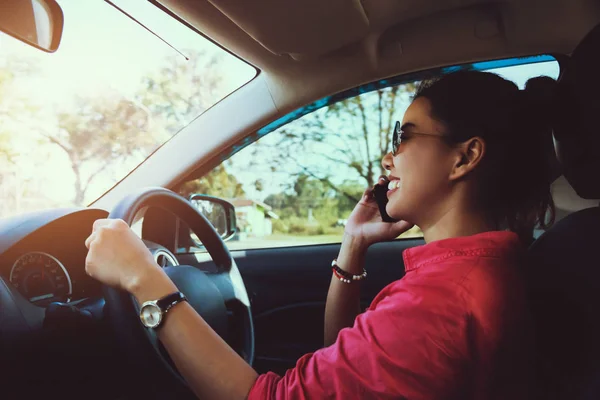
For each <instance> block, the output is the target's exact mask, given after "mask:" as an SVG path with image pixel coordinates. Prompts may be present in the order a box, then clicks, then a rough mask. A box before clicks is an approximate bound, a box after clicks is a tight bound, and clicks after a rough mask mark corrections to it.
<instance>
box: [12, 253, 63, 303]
mask: <svg viewBox="0 0 600 400" xmlns="http://www.w3.org/2000/svg"><path fill="white" fill-rule="evenodd" d="M10 282H11V283H12V284H13V285H14V286H15V287H16V288H17V289H18V290H19V291H20V292H21V294H23V296H25V297H26V298H27V299H29V301H31V302H32V303H35V304H37V305H46V304H50V303H52V302H54V301H61V302H66V301H68V300H69V297H70V296H71V292H72V290H73V286H72V284H71V278H70V277H69V274H68V273H67V270H66V269H65V267H64V265H62V263H61V262H60V261H58V260H57V259H56V258H55V257H53V256H51V255H50V254H48V253H43V252H38V251H36V252H31V253H27V254H24V255H22V256H21V257H19V259H18V260H17V261H15V263H14V265H13V267H12V269H11V271H10Z"/></svg>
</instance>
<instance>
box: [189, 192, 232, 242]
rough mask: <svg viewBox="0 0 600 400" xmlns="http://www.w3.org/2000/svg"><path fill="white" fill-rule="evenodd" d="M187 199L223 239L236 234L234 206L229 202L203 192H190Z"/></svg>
mask: <svg viewBox="0 0 600 400" xmlns="http://www.w3.org/2000/svg"><path fill="white" fill-rule="evenodd" d="M189 201H190V203H192V205H193V206H194V207H195V208H196V209H197V210H198V211H199V212H200V213H201V214H202V215H204V216H205V217H206V219H208V220H209V221H210V223H211V224H212V225H213V226H214V227H215V230H216V231H217V233H218V234H219V236H221V238H222V239H223V240H229V239H231V238H232V237H233V236H234V235H235V234H236V232H237V227H236V219H235V208H234V207H233V205H232V204H231V203H229V202H227V201H225V200H223V199H220V198H218V197H213V196H208V195H204V194H192V195H190V197H189Z"/></svg>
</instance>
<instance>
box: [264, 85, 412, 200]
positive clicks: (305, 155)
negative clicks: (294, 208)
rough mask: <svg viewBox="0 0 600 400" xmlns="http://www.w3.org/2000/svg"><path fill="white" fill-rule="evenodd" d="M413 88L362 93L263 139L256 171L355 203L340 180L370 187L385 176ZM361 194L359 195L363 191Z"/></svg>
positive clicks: (356, 196) (392, 88)
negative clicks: (302, 179) (315, 185)
mask: <svg viewBox="0 0 600 400" xmlns="http://www.w3.org/2000/svg"><path fill="white" fill-rule="evenodd" d="M414 90H415V84H414V83H408V84H403V85H399V86H394V87H390V88H384V89H380V90H377V91H374V92H369V93H364V94H361V95H359V96H355V97H351V98H349V99H346V100H342V101H340V102H337V103H334V104H331V105H329V106H327V107H325V108H323V109H320V110H317V111H315V112H312V113H310V114H307V115H305V116H303V117H301V118H299V119H297V120H295V121H293V122H291V123H288V124H286V125H284V126H283V127H281V128H280V129H278V130H277V131H276V132H274V133H273V134H271V135H269V136H267V137H265V138H264V139H261V141H259V142H257V144H255V145H254V146H253V152H254V153H253V157H252V159H254V160H255V164H256V165H257V166H258V165H260V166H264V165H265V164H266V165H268V166H269V167H270V168H271V169H273V170H285V169H287V170H289V169H290V167H289V164H293V165H294V167H293V168H292V169H293V170H295V171H296V172H295V174H296V175H306V176H308V177H311V178H313V179H317V180H319V181H320V182H322V183H323V184H325V185H326V186H327V187H329V188H330V189H332V190H334V191H335V192H337V193H339V194H340V195H342V196H344V197H346V198H347V199H348V200H349V201H350V202H352V203H354V204H355V203H356V202H357V201H358V200H359V198H360V192H359V193H358V194H357V193H356V191H354V190H347V188H345V187H344V186H343V185H340V183H339V178H340V177H345V179H346V180H351V181H355V182H358V183H360V184H361V185H362V188H363V190H364V188H365V187H368V186H373V185H374V184H375V182H376V180H377V178H378V176H379V175H381V174H383V173H384V172H385V171H384V170H383V168H382V166H381V159H382V157H383V155H385V154H386V153H387V152H388V151H389V150H390V148H391V140H392V129H393V127H394V124H395V122H396V120H398V119H400V118H401V115H399V114H400V112H401V110H402V109H403V107H407V106H408V103H409V102H410V98H411V95H412V94H413V93H414ZM361 192H362V191H361Z"/></svg>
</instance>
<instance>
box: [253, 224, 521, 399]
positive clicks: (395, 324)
mask: <svg viewBox="0 0 600 400" xmlns="http://www.w3.org/2000/svg"><path fill="white" fill-rule="evenodd" d="M521 249H522V248H521V246H520V245H519V241H518V238H517V236H516V235H515V234H513V233H511V232H505V231H502V232H486V233H482V234H478V235H474V236H470V237H459V238H452V239H446V240H440V241H436V242H432V243H430V244H426V245H424V246H419V247H415V248H411V249H408V250H406V251H405V252H404V265H405V269H406V274H405V276H404V277H403V278H402V279H400V280H399V281H396V282H393V283H392V284H390V285H388V286H387V287H385V288H384V289H383V290H382V291H381V292H380V293H379V294H378V295H377V297H375V299H374V300H373V303H372V304H371V306H370V307H369V309H368V310H367V311H366V312H364V313H363V314H361V315H359V316H358V317H356V320H355V323H354V326H353V327H352V328H346V329H342V330H341V331H340V333H339V336H338V338H337V341H336V343H334V344H333V345H331V346H329V347H327V348H324V349H321V350H318V351H316V352H315V353H312V354H307V355H305V356H303V357H302V358H300V359H299V360H298V363H297V364H296V367H295V368H293V369H290V370H288V371H287V373H286V374H285V376H283V377H279V376H277V375H276V374H274V373H267V374H265V375H261V376H259V377H258V379H257V380H256V382H255V384H254V386H253V387H252V389H251V391H250V394H249V399H325V398H327V399H404V398H405V399H411V400H412V399H511V400H516V399H526V398H529V396H528V393H527V382H528V381H529V376H528V373H529V366H530V365H531V364H530V363H529V356H528V355H529V352H528V351H527V350H528V349H529V345H528V344H529V341H528V340H529V338H530V336H529V334H530V328H529V323H530V322H529V318H528V316H529V315H528V313H527V307H526V302H525V291H524V284H523V282H522V278H521V276H520V272H519V268H518V265H519V262H518V261H519V260H518V256H519V255H520V254H521Z"/></svg>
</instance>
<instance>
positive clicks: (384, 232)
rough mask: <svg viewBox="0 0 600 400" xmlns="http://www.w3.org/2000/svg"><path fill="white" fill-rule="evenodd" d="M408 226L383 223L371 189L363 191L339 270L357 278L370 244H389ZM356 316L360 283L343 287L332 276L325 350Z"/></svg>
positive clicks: (348, 226) (347, 231) (382, 181)
mask: <svg viewBox="0 0 600 400" xmlns="http://www.w3.org/2000/svg"><path fill="white" fill-rule="evenodd" d="M385 182H386V180H385V179H384V177H380V178H379V183H380V184H385ZM412 226H413V225H412V224H411V223H408V222H405V221H398V222H395V223H387V222H383V221H382V220H381V215H380V214H379V208H378V206H377V203H376V201H375V196H374V195H373V189H372V188H369V189H367V190H366V191H365V193H364V194H363V196H362V198H361V199H360V201H359V202H358V204H357V205H356V207H354V210H353V211H352V213H351V214H350V217H349V218H348V223H347V224H346V228H345V233H344V240H343V241H342V246H341V248H340V254H339V256H338V265H339V267H340V268H341V269H343V270H344V271H346V272H349V273H351V274H353V275H359V274H361V273H362V271H363V268H364V265H365V254H366V252H367V249H368V248H369V246H370V245H371V244H373V243H377V242H382V241H386V240H393V239H394V238H396V237H398V235H400V234H401V233H403V232H406V231H407V230H408V229H410V228H411V227H412ZM359 313H360V283H359V282H352V283H350V284H348V283H343V282H340V281H339V280H338V279H337V278H336V277H335V276H332V277H331V283H330V285H329V292H328V294H327V304H326V306H325V346H330V345H331V344H333V343H334V342H335V340H336V338H337V336H338V334H339V333H340V330H342V329H343V328H347V327H350V326H352V324H354V319H355V318H356V316H357V315H358V314H359Z"/></svg>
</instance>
